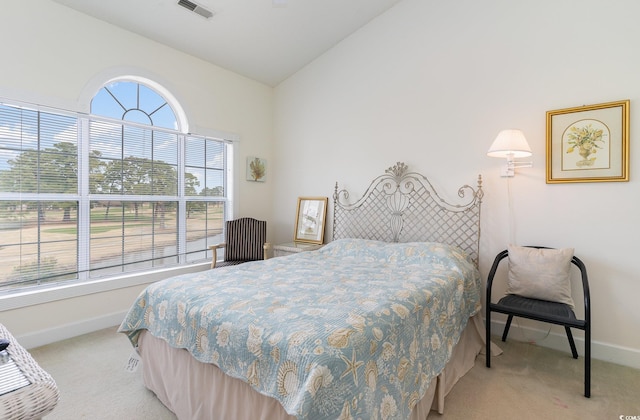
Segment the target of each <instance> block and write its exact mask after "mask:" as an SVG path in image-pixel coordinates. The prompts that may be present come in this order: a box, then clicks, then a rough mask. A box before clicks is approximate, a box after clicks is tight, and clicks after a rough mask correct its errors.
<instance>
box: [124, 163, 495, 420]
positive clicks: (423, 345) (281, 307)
mask: <svg viewBox="0 0 640 420" xmlns="http://www.w3.org/2000/svg"><path fill="white" fill-rule="evenodd" d="M458 195H459V197H460V199H461V200H462V201H463V202H462V203H461V204H450V203H448V202H447V201H446V200H444V199H442V198H441V197H440V196H439V195H438V194H437V193H436V191H435V190H434V189H433V187H432V185H431V184H430V182H429V181H428V179H427V178H426V177H424V176H422V175H420V174H417V173H413V172H409V171H408V168H407V166H406V165H404V164H403V163H397V164H396V165H394V166H393V167H391V168H389V169H387V170H386V171H385V173H384V174H383V175H381V176H379V177H377V178H375V179H374V180H373V181H372V182H371V184H370V185H369V188H368V189H367V190H366V192H365V193H364V194H363V195H362V197H361V198H360V199H359V200H357V201H355V202H354V203H351V202H350V201H349V194H348V192H347V191H346V190H339V189H338V185H337V184H336V187H335V192H334V194H333V240H332V242H330V243H329V244H327V245H325V246H324V247H322V248H321V249H319V250H317V251H309V252H303V253H298V254H294V255H290V256H286V257H279V258H272V259H268V260H265V261H256V262H250V263H245V264H242V265H240V266H234V267H224V268H218V269H215V270H208V271H204V272H199V273H194V274H188V275H183V276H177V277H174V278H171V279H167V280H164V281H160V282H156V283H154V284H152V285H150V286H148V287H147V288H146V289H145V290H144V291H143V292H142V293H141V294H140V296H139V297H138V298H137V300H136V301H135V302H134V303H133V305H132V307H131V309H130V311H129V313H128V314H127V316H126V318H125V319H124V321H123V322H122V324H121V326H120V329H119V331H120V332H123V333H126V334H127V335H128V337H129V339H130V340H131V342H132V344H133V345H134V346H135V347H136V348H137V349H138V351H139V353H140V356H141V358H142V360H143V365H142V366H143V378H144V382H145V385H146V386H147V387H148V388H149V389H150V390H151V391H153V392H154V393H155V394H156V395H157V396H158V398H159V399H160V400H161V401H162V403H163V404H165V405H166V406H167V407H168V408H169V409H170V410H171V411H173V412H174V413H176V415H177V416H178V418H181V419H231V418H233V419H294V418H299V419H356V418H361V419H365V418H378V419H425V418H426V417H427V415H428V413H429V411H430V410H431V409H435V410H437V411H439V412H442V411H443V410H444V397H445V396H446V394H447V393H448V392H449V390H450V389H451V388H452V387H453V385H454V384H455V382H456V381H457V380H458V379H459V378H460V377H461V376H462V375H464V374H465V373H466V372H467V371H468V370H469V369H470V368H471V367H472V366H473V364H474V361H475V358H476V356H477V354H478V353H479V352H480V351H481V349H482V348H483V346H484V342H483V339H482V337H483V335H482V331H483V327H482V321H481V319H480V317H479V313H480V312H481V311H480V308H481V303H480V294H481V281H480V276H479V273H478V270H477V262H478V247H479V235H480V205H481V202H482V188H481V180H480V178H479V179H478V185H477V188H473V187H470V186H468V185H465V186H463V187H462V188H461V189H460V190H459V191H458Z"/></svg>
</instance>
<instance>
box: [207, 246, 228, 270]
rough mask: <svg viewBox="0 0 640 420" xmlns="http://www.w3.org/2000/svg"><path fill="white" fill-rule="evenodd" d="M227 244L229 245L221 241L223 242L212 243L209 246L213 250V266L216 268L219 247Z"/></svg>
mask: <svg viewBox="0 0 640 420" xmlns="http://www.w3.org/2000/svg"><path fill="white" fill-rule="evenodd" d="M225 246H227V244H226V243H221V244H215V245H211V246H210V247H209V249H210V250H211V252H213V255H212V256H211V268H216V262H217V261H218V249H220V248H224V247H225Z"/></svg>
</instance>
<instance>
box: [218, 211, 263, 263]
mask: <svg viewBox="0 0 640 420" xmlns="http://www.w3.org/2000/svg"><path fill="white" fill-rule="evenodd" d="M224 237H225V242H224V243H221V244H217V245H212V246H210V247H209V249H211V251H212V252H213V256H212V259H211V268H217V267H224V266H228V265H237V264H242V263H245V262H248V261H257V260H262V259H264V256H265V253H264V247H265V242H266V239H267V222H265V221H263V220H256V219H254V218H251V217H243V218H240V219H236V220H229V221H227V222H226V223H225V233H224ZM222 248H224V249H225V251H224V260H223V261H217V260H218V250H219V249H222Z"/></svg>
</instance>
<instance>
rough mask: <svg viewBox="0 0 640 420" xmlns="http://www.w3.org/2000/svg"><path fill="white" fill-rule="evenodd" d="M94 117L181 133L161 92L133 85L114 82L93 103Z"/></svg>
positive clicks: (133, 83) (128, 82) (103, 89)
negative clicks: (98, 116) (99, 116)
mask: <svg viewBox="0 0 640 420" xmlns="http://www.w3.org/2000/svg"><path fill="white" fill-rule="evenodd" d="M91 113H92V114H94V115H102V116H104V117H109V118H113V119H116V120H123V121H129V122H136V123H140V124H147V125H153V126H156V127H162V128H168V129H173V130H180V127H178V121H177V119H176V114H175V112H174V111H173V109H172V107H171V105H169V103H167V100H166V99H165V98H163V97H162V96H161V95H160V94H159V93H158V92H156V91H155V90H153V89H151V88H150V87H147V86H145V85H144V84H141V83H138V82H133V81H126V80H125V81H114V82H111V83H109V84H107V85H106V86H104V87H103V88H102V89H100V91H99V92H98V93H97V94H96V96H95V97H94V98H93V100H92V101H91Z"/></svg>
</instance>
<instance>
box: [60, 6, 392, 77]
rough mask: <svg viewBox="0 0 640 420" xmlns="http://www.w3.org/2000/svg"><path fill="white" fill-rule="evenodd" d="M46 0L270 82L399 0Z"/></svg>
mask: <svg viewBox="0 0 640 420" xmlns="http://www.w3.org/2000/svg"><path fill="white" fill-rule="evenodd" d="M52 1H55V2H57V3H60V4H62V5H65V6H68V7H70V8H72V9H75V10H77V11H79V12H82V13H85V14H87V15H90V16H93V17H95V18H97V19H100V20H103V21H106V22H109V23H111V24H113V25H115V26H119V27H121V28H123V29H126V30H128V31H131V32H135V33H137V34H140V35H142V36H145V37H147V38H150V39H152V40H155V41H157V42H160V43H162V44H165V45H168V46H170V47H173V48H175V49H178V50H180V51H183V52H185V53H188V54H191V55H193V56H196V57H199V58H201V59H203V60H206V61H208V62H211V63H213V64H216V65H218V66H220V67H223V68H226V69H228V70H231V71H233V72H236V73H238V74H241V75H243V76H246V77H249V78H251V79H254V80H257V81H260V82H262V83H265V84H267V85H270V86H276V85H277V84H278V83H280V82H281V81H283V80H284V79H286V78H287V77H289V76H290V75H292V74H294V73H295V72H296V71H298V70H299V69H300V68H302V67H304V66H305V65H306V64H308V63H310V62H311V61H313V60H314V59H315V58H316V57H318V56H320V55H321V54H323V53H324V52H325V51H327V50H328V49H330V48H331V47H332V46H334V45H336V44H337V43H339V42H340V41H341V40H343V39H344V38H346V37H348V36H349V35H350V34H352V33H354V32H355V31H357V30H358V29H359V28H361V27H362V26H363V25H365V24H366V23H368V22H369V21H371V20H372V19H373V18H375V17H376V16H378V15H380V14H382V13H384V12H385V11H386V10H388V9H389V8H391V7H393V6H394V5H395V4H397V3H398V2H400V1H401V0H197V1H192V0H186V1H185V0H52ZM179 3H183V4H185V3H186V5H185V6H187V7H185V6H183V5H180V4H179ZM194 8H195V11H193V10H190V9H194ZM208 12H211V14H212V16H211V17H209V18H207V17H205V16H203V15H208V14H209V13H208Z"/></svg>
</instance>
